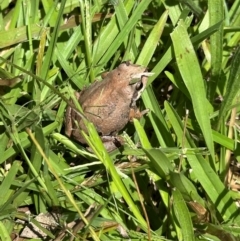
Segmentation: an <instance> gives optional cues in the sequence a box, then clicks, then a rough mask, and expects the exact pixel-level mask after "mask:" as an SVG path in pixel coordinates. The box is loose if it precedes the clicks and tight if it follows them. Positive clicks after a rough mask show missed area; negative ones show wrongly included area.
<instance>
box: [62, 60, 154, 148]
mask: <svg viewBox="0 0 240 241" xmlns="http://www.w3.org/2000/svg"><path fill="white" fill-rule="evenodd" d="M150 75H152V73H150V72H147V70H146V67H143V66H140V65H135V64H131V63H130V62H123V63H122V64H120V65H119V66H118V67H117V68H116V69H114V70H112V71H110V72H108V73H107V74H106V75H105V77H104V79H103V80H102V81H96V82H95V83H93V84H91V85H90V86H89V87H88V88H86V89H84V90H82V91H81V92H76V93H75V96H76V98H77V100H78V101H79V103H80V105H81V106H82V109H83V112H84V116H85V117H86V118H87V119H88V120H89V121H90V122H92V123H93V124H94V125H95V127H96V129H97V131H98V133H99V135H100V137H101V139H102V141H103V143H104V146H105V147H106V149H107V151H109V152H110V151H112V150H114V149H116V148H117V147H118V146H119V145H121V144H122V140H121V138H120V137H118V136H117V133H118V132H119V131H120V130H122V129H123V128H124V127H125V125H126V124H127V123H128V121H130V120H132V118H140V117H141V116H142V114H143V112H140V111H139V110H138V108H137V107H136V101H137V100H138V99H139V98H140V96H141V94H142V92H143V90H144V89H145V88H146V84H147V80H148V76H150ZM75 121H77V123H78V126H79V128H80V129H82V130H84V131H86V128H85V125H84V123H83V120H82V118H81V117H80V116H79V115H77V113H76V112H75V111H74V110H73V109H72V108H71V107H70V106H68V107H67V111H66V115H65V133H66V135H67V136H68V137H71V138H73V139H75V140H77V141H79V142H81V143H83V144H84V143H86V141H85V139H84V138H83V137H82V135H81V134H80V132H79V129H78V127H77V126H76V124H75Z"/></svg>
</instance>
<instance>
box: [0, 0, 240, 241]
mask: <svg viewBox="0 0 240 241" xmlns="http://www.w3.org/2000/svg"><path fill="white" fill-rule="evenodd" d="M168 4H170V5H168ZM239 4H240V1H239V0H235V1H230V0H229V1H225V2H223V4H221V3H220V2H219V1H217V0H208V1H205V2H202V1H188V0H184V1H171V3H170V2H168V1H160V0H154V1H151V0H144V1H133V0H125V1H122V0H112V1H107V0H100V1H87V0H62V1H53V0H35V1H27V0H16V1H5V0H3V1H0V9H1V14H0V64H1V65H0V77H1V79H0V91H1V97H0V165H1V172H0V197H1V198H0V240H18V235H19V234H20V233H21V232H22V230H23V229H24V228H25V227H26V226H28V225H29V223H33V224H34V225H35V226H37V227H38V228H39V229H41V231H42V235H43V236H42V239H43V237H45V239H47V240H184V241H190V240H196V241H197V240H199V241H200V240H214V241H215V240H240V238H239V237H240V217H239V209H238V206H237V202H238V200H239V193H238V190H239V184H238V183H239V180H238V173H239V172H238V170H239V167H238V166H239V165H238V161H239V160H240V159H239V153H240V152H239V125H238V119H237V117H238V114H239V111H238V108H239V106H238V101H239V96H238V95H239V87H240V81H239V76H240V69H239V68H240V67H239V66H240V64H239V62H240V48H239V47H238V43H239V40H240V35H239V30H240V28H239V21H240V19H239V11H240V10H239ZM125 60H131V61H132V62H133V63H137V64H140V65H143V66H147V67H148V68H149V70H150V71H151V72H153V73H154V75H153V76H151V77H150V78H149V81H148V87H147V88H146V89H145V91H144V93H143V94H142V98H141V100H140V101H139V103H138V106H140V108H141V109H144V108H148V109H149V110H150V112H149V113H148V114H147V115H145V116H144V117H143V118H142V119H141V120H134V121H133V123H129V124H128V125H127V127H126V128H125V129H124V130H123V131H121V132H120V134H121V135H122V136H123V138H124V139H125V143H126V144H125V145H124V146H123V147H121V148H120V149H119V150H115V151H114V152H111V153H108V152H107V151H106V150H105V149H104V146H103V144H102V142H101V139H100V138H99V136H98V133H97V132H96V130H95V127H94V125H93V124H92V123H89V122H86V126H87V129H88V133H87V134H86V133H85V138H86V140H87V142H88V144H89V146H90V147H91V149H92V150H93V153H91V152H89V151H88V150H87V149H86V148H85V147H84V146H82V145H81V144H80V143H77V142H74V141H73V140H70V139H69V138H67V137H66V136H65V135H64V123H63V120H64V113H65V109H66V106H67V103H69V99H70V98H72V97H73V95H74V94H73V93H74V91H75V90H77V91H80V90H82V89H83V88H84V87H85V86H88V85H89V84H91V83H92V82H94V81H95V80H96V79H101V77H100V76H101V73H103V72H104V71H109V70H112V69H114V68H115V67H117V66H118V65H119V64H120V63H121V62H122V61H125ZM77 108H79V107H77ZM39 214H44V215H43V216H44V217H45V218H46V219H47V221H48V222H50V223H51V225H52V226H53V227H54V228H53V227H52V229H50V228H49V227H46V226H42V225H41V222H43V221H41V220H39V219H38V218H39ZM51 215H53V216H55V221H54V220H53V219H50V218H49V216H51ZM35 217H37V218H36V219H35ZM20 221H21V222H20ZM31 229H32V228H31ZM36 238H37V237H36V236H34V235H33V234H30V236H29V237H28V239H30V240H36ZM23 239H24V238H23ZM25 239H27V238H25Z"/></svg>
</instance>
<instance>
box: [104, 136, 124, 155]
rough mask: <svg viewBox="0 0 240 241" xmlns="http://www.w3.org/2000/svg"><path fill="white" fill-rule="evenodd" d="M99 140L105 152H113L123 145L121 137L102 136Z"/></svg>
mask: <svg viewBox="0 0 240 241" xmlns="http://www.w3.org/2000/svg"><path fill="white" fill-rule="evenodd" d="M101 139H102V142H103V145H104V147H105V148H106V150H107V152H111V151H114V150H115V149H117V148H119V147H121V146H122V145H123V144H124V140H123V138H122V137H121V136H102V137H101Z"/></svg>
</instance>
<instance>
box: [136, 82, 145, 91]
mask: <svg viewBox="0 0 240 241" xmlns="http://www.w3.org/2000/svg"><path fill="white" fill-rule="evenodd" d="M142 88H143V82H142V81H139V82H138V83H137V84H136V90H141V89H142Z"/></svg>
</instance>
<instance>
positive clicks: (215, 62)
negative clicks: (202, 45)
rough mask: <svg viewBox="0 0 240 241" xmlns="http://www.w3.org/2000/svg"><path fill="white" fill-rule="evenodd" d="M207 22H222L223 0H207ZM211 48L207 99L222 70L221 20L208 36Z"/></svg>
mask: <svg viewBox="0 0 240 241" xmlns="http://www.w3.org/2000/svg"><path fill="white" fill-rule="evenodd" d="M208 9H209V22H210V23H209V24H210V26H212V25H214V24H216V23H218V22H222V21H223V19H224V9H223V1H218V0H209V1H208ZM210 43H211V45H210V48H211V72H212V74H211V79H210V81H209V86H208V96H209V100H211V101H212V100H213V98H214V95H215V92H216V87H217V84H218V81H219V79H220V76H221V71H222V55H223V22H222V23H221V25H220V26H219V29H218V31H217V32H215V33H214V34H212V35H211V37H210Z"/></svg>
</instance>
